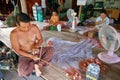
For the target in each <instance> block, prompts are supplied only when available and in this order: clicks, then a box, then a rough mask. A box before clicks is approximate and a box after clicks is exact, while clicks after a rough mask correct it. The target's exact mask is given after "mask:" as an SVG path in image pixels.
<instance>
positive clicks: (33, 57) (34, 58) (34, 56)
mask: <svg viewBox="0 0 120 80" xmlns="http://www.w3.org/2000/svg"><path fill="white" fill-rule="evenodd" d="M32 59H33V60H34V61H37V60H40V58H39V57H37V56H36V55H33V56H32Z"/></svg>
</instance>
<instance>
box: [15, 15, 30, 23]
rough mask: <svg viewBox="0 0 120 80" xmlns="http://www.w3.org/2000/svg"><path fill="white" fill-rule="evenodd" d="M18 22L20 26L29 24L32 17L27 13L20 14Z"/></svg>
mask: <svg viewBox="0 0 120 80" xmlns="http://www.w3.org/2000/svg"><path fill="white" fill-rule="evenodd" d="M16 21H17V23H18V24H20V22H24V23H28V22H30V17H29V16H28V15H27V14H25V13H20V14H18V15H17V16H16Z"/></svg>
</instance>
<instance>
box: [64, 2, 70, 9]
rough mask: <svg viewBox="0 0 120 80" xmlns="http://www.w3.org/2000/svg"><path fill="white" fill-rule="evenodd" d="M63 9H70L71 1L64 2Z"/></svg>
mask: <svg viewBox="0 0 120 80" xmlns="http://www.w3.org/2000/svg"><path fill="white" fill-rule="evenodd" d="M63 7H64V9H68V8H71V7H72V0H65V4H64V6H63Z"/></svg>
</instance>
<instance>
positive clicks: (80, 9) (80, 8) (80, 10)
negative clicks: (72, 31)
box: [78, 5, 82, 19]
mask: <svg viewBox="0 0 120 80" xmlns="http://www.w3.org/2000/svg"><path fill="white" fill-rule="evenodd" d="M81 12H82V5H80V7H79V14H78V18H79V19H80V14H81Z"/></svg>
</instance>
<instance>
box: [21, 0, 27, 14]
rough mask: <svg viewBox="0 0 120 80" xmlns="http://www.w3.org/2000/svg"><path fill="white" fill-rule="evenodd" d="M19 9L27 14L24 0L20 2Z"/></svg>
mask: <svg viewBox="0 0 120 80" xmlns="http://www.w3.org/2000/svg"><path fill="white" fill-rule="evenodd" d="M20 3H21V9H22V12H23V13H27V7H26V0H20Z"/></svg>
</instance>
